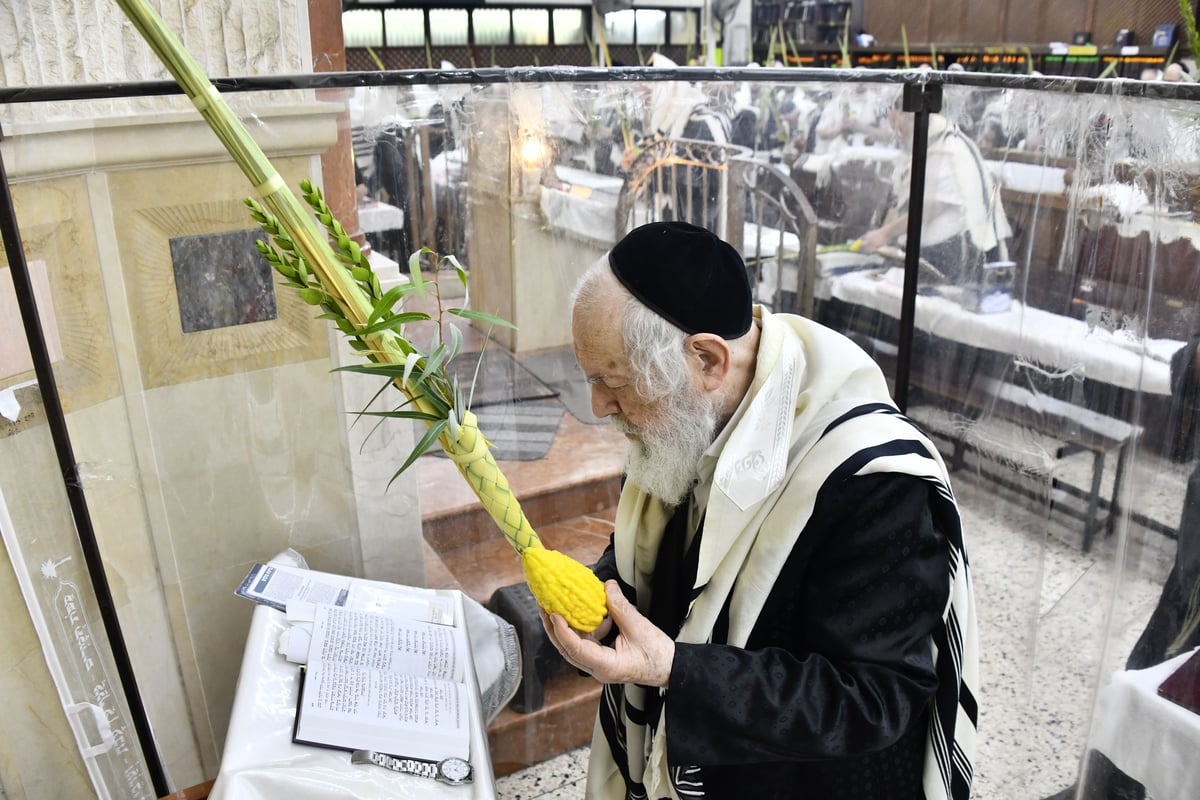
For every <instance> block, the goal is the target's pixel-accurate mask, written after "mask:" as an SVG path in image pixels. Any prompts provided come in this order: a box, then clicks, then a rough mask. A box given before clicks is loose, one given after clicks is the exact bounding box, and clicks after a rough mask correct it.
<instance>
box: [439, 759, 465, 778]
mask: <svg viewBox="0 0 1200 800" xmlns="http://www.w3.org/2000/svg"><path fill="white" fill-rule="evenodd" d="M438 769H439V770H440V771H441V773H442V775H444V776H445V777H446V779H447V780H450V781H454V782H456V783H457V782H459V781H465V780H466V779H467V778H469V777H470V776H471V765H470V764H469V763H467V762H466V761H463V760H462V759H461V758H447V759H446V760H445V761H443V762H442V763H440V764H438Z"/></svg>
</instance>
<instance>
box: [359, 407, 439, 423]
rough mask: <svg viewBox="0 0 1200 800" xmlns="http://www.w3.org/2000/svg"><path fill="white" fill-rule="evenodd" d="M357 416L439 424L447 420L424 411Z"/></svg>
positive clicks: (394, 411)
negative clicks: (439, 421)
mask: <svg viewBox="0 0 1200 800" xmlns="http://www.w3.org/2000/svg"><path fill="white" fill-rule="evenodd" d="M357 416H361V417H384V418H387V419H418V420H420V421H421V422H437V421H438V420H445V417H439V416H435V415H434V414H426V413H425V412H424V411H400V410H398V409H397V410H393V411H360V412H358V414H357Z"/></svg>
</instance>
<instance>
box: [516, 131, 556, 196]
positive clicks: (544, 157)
mask: <svg viewBox="0 0 1200 800" xmlns="http://www.w3.org/2000/svg"><path fill="white" fill-rule="evenodd" d="M548 156H549V148H548V147H547V146H546V140H545V139H544V138H542V136H541V135H540V134H539V133H538V132H537V131H535V130H532V129H528V128H527V129H526V130H524V131H523V132H522V133H521V136H520V143H519V145H518V150H517V158H518V160H519V161H520V166H521V194H522V195H529V194H533V192H534V190H535V189H536V188H537V186H538V185H539V184H540V183H541V182H542V169H543V168H544V167H545V165H546V162H547V161H548Z"/></svg>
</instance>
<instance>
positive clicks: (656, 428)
mask: <svg viewBox="0 0 1200 800" xmlns="http://www.w3.org/2000/svg"><path fill="white" fill-rule="evenodd" d="M610 420H611V421H612V424H613V425H614V426H615V427H616V428H617V430H619V431H621V432H622V433H632V434H635V435H636V436H637V437H638V439H637V440H636V441H631V442H630V443H629V447H628V449H627V450H626V451H625V476H626V479H627V480H629V481H632V482H633V483H634V484H636V485H637V486H639V487H641V489H642V490H644V491H646V492H648V493H649V494H651V495H652V496H654V497H657V498H658V499H659V500H661V501H663V502H664V503H666V504H667V505H671V506H674V505H678V504H679V502H680V501H681V500H683V498H684V496H685V495H686V494H687V491H688V489H690V488H691V486H692V484H693V483H695V481H696V478H697V476H698V472H699V467H700V458H701V456H703V455H704V451H705V450H707V449H708V447H709V445H711V444H712V442H713V439H714V438H715V437H716V434H717V412H716V410H715V409H714V408H713V404H712V402H711V401H710V400H709V398H708V396H707V395H705V394H704V393H703V392H694V393H693V392H681V393H679V394H675V395H670V396H669V397H668V399H667V400H665V402H664V405H663V406H662V408H661V409H660V410H659V414H658V417H657V419H655V420H654V422H652V423H650V424H648V425H646V426H645V427H642V428H638V427H635V426H633V425H631V424H629V423H628V422H627V421H626V420H625V419H624V418H623V417H620V416H613V417H610Z"/></svg>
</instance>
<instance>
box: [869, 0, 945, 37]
mask: <svg viewBox="0 0 1200 800" xmlns="http://www.w3.org/2000/svg"><path fill="white" fill-rule="evenodd" d="M938 2H940V0H913V2H905V0H870V2H868V3H865V4H864V5H863V28H864V29H866V30H867V31H869V32H870V33H871V35H873V36H874V37H875V38H876V39H877V40H878V41H879V42H880V43H881V44H894V45H899V44H901V43H902V42H903V39H904V37H903V33H904V32H907V34H908V41H909V42H910V43H912V44H917V43H922V44H924V43H927V42H930V41H937V40H936V39H934V38H932V34H931V32H930V9H931V6H933V5H935V4H937V3H938ZM901 26H903V31H902V30H901Z"/></svg>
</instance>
